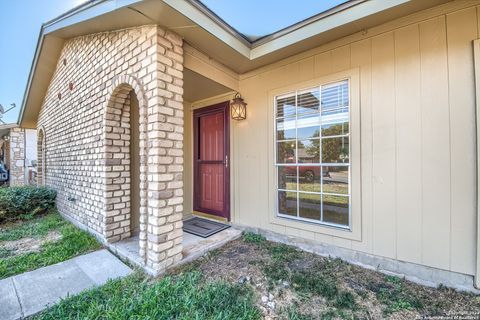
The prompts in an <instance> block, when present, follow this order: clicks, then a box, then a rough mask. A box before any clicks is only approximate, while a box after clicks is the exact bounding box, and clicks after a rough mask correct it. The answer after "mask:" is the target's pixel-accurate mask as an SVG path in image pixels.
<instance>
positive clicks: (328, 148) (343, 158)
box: [322, 137, 350, 163]
mask: <svg viewBox="0 0 480 320" xmlns="http://www.w3.org/2000/svg"><path fill="white" fill-rule="evenodd" d="M349 158H350V155H349V145H348V137H339V138H325V139H322V162H323V163H348V162H349Z"/></svg>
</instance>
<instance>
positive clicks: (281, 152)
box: [277, 140, 296, 163]
mask: <svg viewBox="0 0 480 320" xmlns="http://www.w3.org/2000/svg"><path fill="white" fill-rule="evenodd" d="M295 161H296V159H295V141H294V140H292V141H284V142H277V163H295Z"/></svg>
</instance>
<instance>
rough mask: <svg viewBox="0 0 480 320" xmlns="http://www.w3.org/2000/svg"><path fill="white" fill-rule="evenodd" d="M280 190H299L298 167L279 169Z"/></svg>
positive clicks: (282, 167)
mask: <svg viewBox="0 0 480 320" xmlns="http://www.w3.org/2000/svg"><path fill="white" fill-rule="evenodd" d="M278 188H279V189H285V190H295V191H296V190H297V167H294V166H286V167H284V166H281V167H278Z"/></svg>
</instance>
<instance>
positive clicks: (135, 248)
mask: <svg viewBox="0 0 480 320" xmlns="http://www.w3.org/2000/svg"><path fill="white" fill-rule="evenodd" d="M113 88H114V89H113V90H112V95H111V97H110V98H109V100H108V101H107V103H106V107H105V114H104V127H103V130H104V140H103V145H104V161H105V182H104V183H105V196H104V201H105V215H104V217H105V220H104V221H105V229H104V230H105V231H104V235H105V240H107V242H109V243H113V242H117V241H120V240H124V239H128V240H126V241H121V242H120V243H118V244H116V249H117V252H119V251H123V252H121V254H125V255H127V256H128V257H129V259H130V258H132V259H131V260H134V261H144V259H145V257H146V254H145V249H146V230H147V228H146V225H147V216H146V206H147V174H146V170H147V169H146V166H145V165H141V164H143V163H146V151H145V150H146V146H147V141H146V140H147V134H146V125H145V123H146V108H147V107H146V105H145V102H146V99H145V97H144V94H143V90H141V87H140V85H139V84H138V83H137V82H136V80H135V79H134V78H132V77H129V76H124V77H120V78H118V79H116V81H114V84H113Z"/></svg>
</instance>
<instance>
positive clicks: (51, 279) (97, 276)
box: [0, 249, 132, 320]
mask: <svg viewBox="0 0 480 320" xmlns="http://www.w3.org/2000/svg"><path fill="white" fill-rule="evenodd" d="M130 273H132V270H131V269H130V268H129V267H128V266H126V265H125V264H124V263H123V262H121V261H120V260H119V259H117V258H116V257H115V256H114V255H113V254H111V253H110V252H109V251H107V250H105V249H103V250H99V251H95V252H92V253H89V254H86V255H83V256H79V257H75V258H73V259H70V260H67V261H64V262H60V263H57V264H54V265H51V266H48V267H44V268H40V269H37V270H34V271H30V272H26V273H23V274H19V275H16V276H13V277H10V278H6V279H3V280H0V306H1V307H0V320H15V319H21V318H23V317H27V316H31V315H33V314H36V313H38V312H40V311H42V310H43V309H45V308H47V306H49V305H53V304H55V303H57V302H59V301H60V300H61V299H62V298H66V297H67V296H71V295H75V294H77V293H79V292H81V291H83V290H86V289H90V288H93V287H95V286H99V285H102V284H104V283H105V282H107V280H108V279H115V278H119V277H124V276H126V275H128V274H130Z"/></svg>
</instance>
